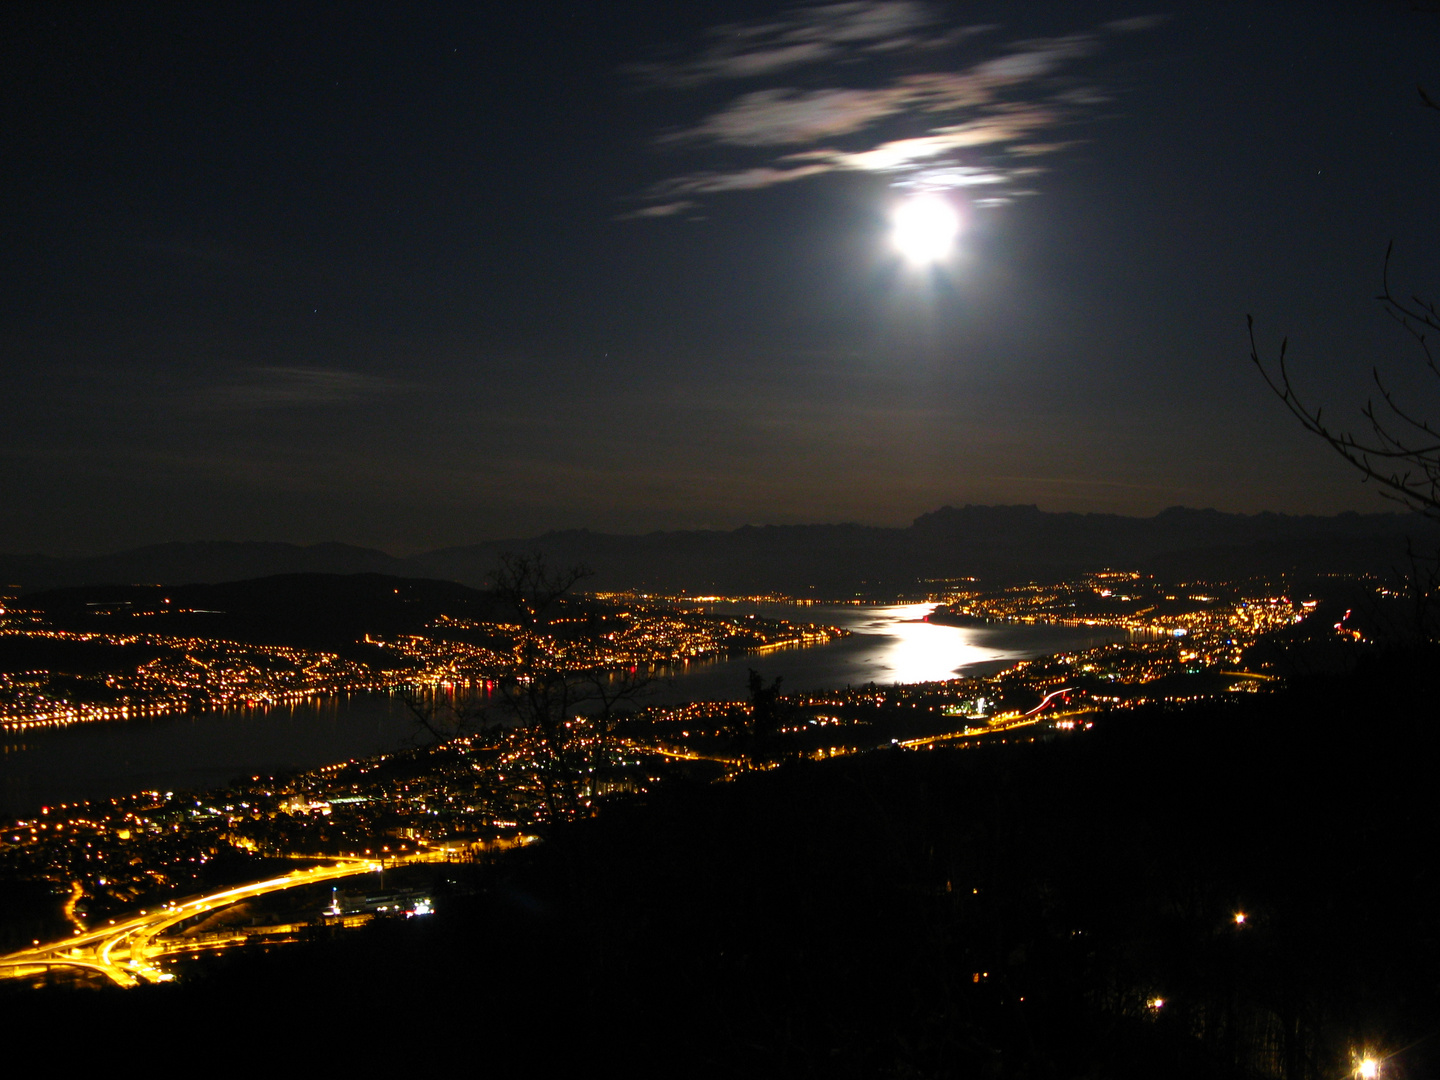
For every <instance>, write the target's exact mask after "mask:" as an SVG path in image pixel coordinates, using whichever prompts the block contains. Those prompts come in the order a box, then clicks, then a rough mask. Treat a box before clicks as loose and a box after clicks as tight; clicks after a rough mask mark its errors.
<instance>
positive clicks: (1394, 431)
mask: <svg viewBox="0 0 1440 1080" xmlns="http://www.w3.org/2000/svg"><path fill="white" fill-rule="evenodd" d="M1418 89H1419V92H1420V103H1421V105H1422V107H1424V108H1427V109H1431V110H1435V111H1437V112H1440V105H1437V104H1436V103H1435V102H1434V101H1433V100H1432V99H1431V98H1430V96H1429V95H1428V94H1427V93H1426V92H1425V89H1424V88H1423V87H1420V88H1418ZM1394 246H1395V245H1394V243H1393V242H1392V243H1391V245H1390V247H1388V248H1387V249H1386V251H1385V267H1384V271H1383V273H1382V274H1381V289H1380V295H1379V296H1378V297H1377V299H1378V300H1379V301H1380V304H1381V306H1382V307H1383V308H1384V310H1385V313H1386V314H1387V315H1388V316H1390V317H1391V318H1392V319H1394V320H1395V322H1396V323H1397V324H1398V325H1399V326H1400V328H1401V329H1402V330H1403V331H1404V332H1405V333H1406V334H1408V335H1409V336H1410V337H1411V338H1412V339H1414V341H1415V343H1416V345H1417V347H1418V350H1419V356H1420V359H1421V363H1422V364H1423V366H1424V368H1425V370H1426V371H1427V372H1428V374H1429V377H1431V378H1434V379H1435V380H1437V382H1440V366H1437V362H1436V356H1435V350H1434V347H1433V345H1432V343H1431V341H1430V340H1429V335H1431V334H1434V333H1440V307H1437V305H1436V302H1435V301H1433V300H1429V299H1426V298H1425V297H1423V296H1420V295H1419V294H1416V293H1408V292H1407V293H1398V292H1396V290H1395V288H1394V287H1393V286H1392V285H1391V282H1390V257H1391V254H1392V253H1393V251H1394ZM1246 323H1247V325H1248V328H1249V334H1250V360H1251V362H1253V363H1254V365H1255V367H1256V368H1257V369H1259V371H1260V374H1261V375H1262V376H1263V377H1264V379H1265V382H1266V384H1267V385H1268V386H1269V387H1270V389H1271V390H1273V391H1274V392H1275V395H1276V396H1277V397H1279V398H1280V400H1281V401H1282V402H1284V403H1285V407H1286V408H1287V409H1289V410H1290V413H1291V415H1293V416H1294V417H1295V418H1296V419H1297V420H1299V421H1300V424H1301V426H1303V427H1304V428H1305V430H1306V431H1308V432H1310V433H1311V434H1312V435H1318V436H1319V437H1320V438H1322V439H1324V440H1325V441H1326V442H1327V443H1329V444H1330V446H1331V448H1332V449H1333V450H1334V451H1335V452H1336V453H1338V454H1339V455H1340V456H1341V457H1343V458H1344V459H1345V460H1346V461H1348V462H1349V463H1350V464H1351V465H1353V466H1354V467H1355V468H1356V469H1358V470H1359V471H1360V473H1361V475H1362V476H1363V477H1364V478H1365V479H1366V480H1369V481H1374V482H1375V483H1376V484H1378V485H1379V487H1380V493H1381V494H1382V495H1384V496H1385V497H1386V498H1388V499H1392V500H1394V501H1395V502H1398V503H1401V504H1403V505H1405V506H1408V507H1409V508H1410V509H1412V510H1416V511H1418V512H1420V513H1422V514H1425V515H1426V516H1428V517H1431V518H1433V519H1435V520H1437V521H1440V421H1433V420H1430V419H1428V418H1426V417H1425V416H1424V415H1422V414H1421V413H1420V411H1419V410H1417V409H1416V408H1415V407H1414V406H1413V405H1412V404H1410V403H1409V402H1407V401H1402V400H1401V399H1400V398H1399V397H1397V395H1396V393H1395V392H1394V390H1393V389H1392V387H1391V384H1390V383H1389V382H1387V380H1386V378H1385V377H1384V376H1383V375H1382V374H1381V371H1380V368H1379V367H1378V366H1372V367H1371V369H1370V374H1371V378H1372V379H1373V380H1374V382H1375V391H1376V394H1377V395H1378V397H1376V396H1371V397H1370V398H1369V399H1368V400H1367V401H1366V402H1365V405H1364V407H1363V408H1362V409H1361V410H1360V413H1361V415H1362V416H1363V417H1364V419H1365V425H1364V427H1363V428H1362V434H1358V435H1357V434H1355V433H1354V432H1353V431H1351V430H1350V429H1349V428H1346V427H1337V426H1335V425H1334V424H1333V423H1332V422H1330V421H1328V420H1327V419H1326V418H1325V416H1324V410H1323V408H1322V407H1320V406H1311V405H1308V404H1306V403H1305V402H1304V401H1303V400H1302V399H1301V397H1300V393H1299V391H1298V390H1297V389H1296V387H1295V383H1294V381H1293V380H1292V379H1291V377H1290V370H1289V367H1288V366H1287V364H1286V349H1287V347H1288V345H1289V339H1288V338H1286V339H1284V340H1282V341H1281V342H1280V353H1279V356H1278V358H1277V359H1276V361H1275V362H1274V363H1273V364H1268V363H1267V362H1266V361H1264V360H1262V359H1261V358H1260V350H1259V348H1258V347H1257V346H1256V344H1255V320H1254V318H1253V316H1247V317H1246Z"/></svg>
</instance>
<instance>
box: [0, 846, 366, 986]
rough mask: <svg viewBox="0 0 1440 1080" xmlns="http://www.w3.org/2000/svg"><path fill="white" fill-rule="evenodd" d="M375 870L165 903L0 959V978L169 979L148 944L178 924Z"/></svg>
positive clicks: (349, 869)
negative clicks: (54, 974)
mask: <svg viewBox="0 0 1440 1080" xmlns="http://www.w3.org/2000/svg"><path fill="white" fill-rule="evenodd" d="M379 869H380V863H378V862H376V861H374V860H373V859H358V858H350V859H342V860H339V861H338V862H336V863H335V865H333V866H317V867H315V868H314V869H311V870H292V871H290V873H288V874H285V875H282V876H281V877H275V878H269V879H267V880H265V881H256V882H252V883H251V884H249V885H238V886H235V887H234V888H230V889H221V890H219V891H218V892H213V893H206V894H205V895H203V896H197V897H192V898H190V899H187V900H179V901H170V902H167V903H165V904H163V905H161V906H160V907H158V908H156V909H154V910H153V911H142V912H140V913H139V914H138V915H136V916H133V917H131V918H129V919H126V920H125V921H124V922H118V923H111V924H110V925H108V926H105V927H102V928H100V929H98V930H91V931H88V932H85V933H76V934H75V935H74V936H72V937H69V938H64V939H62V940H60V941H52V942H49V943H48V944H39V945H35V946H33V947H32V948H29V949H21V950H20V951H19V952H13V953H10V954H8V955H6V956H0V977H6V976H11V977H18V976H22V975H28V974H34V973H35V972H36V971H38V970H44V969H47V968H53V967H73V968H82V969H85V970H90V971H98V972H100V973H101V974H103V975H105V976H106V977H107V978H109V979H110V980H111V981H112V982H114V983H115V984H116V985H118V986H126V987H129V986H138V985H139V984H140V983H142V982H161V981H164V980H165V979H167V978H169V976H168V975H166V974H165V973H164V972H161V971H160V969H159V968H157V967H156V966H155V965H154V964H153V963H152V961H151V957H152V954H153V953H154V952H156V951H159V950H157V949H156V948H155V947H154V945H153V944H152V943H153V941H154V939H155V937H156V936H157V935H159V934H162V933H164V932H165V931H166V930H168V929H170V928H171V927H172V926H174V925H176V924H177V923H180V922H183V921H184V920H186V919H189V918H191V917H193V916H195V915H198V914H200V913H202V912H206V911H213V910H215V909H216V908H221V907H228V906H229V905H231V904H236V903H239V902H240V901H242V900H250V899H252V898H254V897H257V896H264V895H265V894H266V893H272V892H279V891H280V890H282V889H293V888H295V887H297V886H300V885H314V884H316V883H317V882H322V881H336V880H338V879H340V878H347V877H354V876H356V875H357V874H364V873H369V872H371V871H375V870H379Z"/></svg>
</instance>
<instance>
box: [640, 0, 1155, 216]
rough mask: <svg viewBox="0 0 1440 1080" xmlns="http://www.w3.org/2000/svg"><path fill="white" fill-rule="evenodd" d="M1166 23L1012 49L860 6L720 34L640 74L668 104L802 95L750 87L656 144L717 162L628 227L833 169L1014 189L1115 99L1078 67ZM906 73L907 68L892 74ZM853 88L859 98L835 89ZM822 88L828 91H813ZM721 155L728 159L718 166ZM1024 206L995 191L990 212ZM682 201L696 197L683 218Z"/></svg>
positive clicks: (899, 1) (894, 9)
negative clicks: (723, 88)
mask: <svg viewBox="0 0 1440 1080" xmlns="http://www.w3.org/2000/svg"><path fill="white" fill-rule="evenodd" d="M1161 21H1162V20H1161V19H1160V18H1159V17H1150V16H1146V17H1143V18H1133V19H1123V20H1120V21H1118V22H1113V23H1108V24H1106V25H1104V26H1102V27H1100V28H1098V29H1095V30H1088V31H1084V32H1078V33H1073V34H1067V35H1063V36H1059V37H1050V38H1030V39H1019V40H1014V41H1009V42H1005V41H1003V40H1001V39H1000V38H999V37H998V34H997V31H998V30H999V29H1000V28H998V27H994V26H947V25H946V24H945V19H944V13H943V11H942V9H940V8H938V7H936V6H933V5H929V4H922V3H914V2H909V0H875V2H871V0H853V2H846V3H838V4H822V5H819V6H815V7H802V8H797V9H792V10H790V11H788V12H785V13H783V14H782V15H780V16H779V17H777V18H774V19H770V20H764V21H760V22H756V23H750V24H729V25H725V26H720V27H716V28H715V29H713V30H712V31H710V33H709V34H708V35H707V42H706V44H705V46H704V47H703V48H702V49H701V51H700V53H699V55H698V56H695V57H693V58H691V59H688V60H681V61H676V62H671V63H665V64H651V65H645V66H643V67H635V68H631V69H630V70H631V72H632V74H637V75H639V76H640V77H641V78H642V79H643V80H644V81H645V82H646V83H648V84H649V85H651V86H652V87H661V88H665V89H668V90H672V91H674V90H692V89H694V88H697V87H703V86H717V85H723V84H725V83H733V82H750V83H754V82H756V81H761V80H763V79H771V80H773V79H775V78H777V77H779V76H781V75H782V74H783V75H784V77H785V78H786V79H787V80H788V79H793V80H795V81H796V82H803V83H804V85H772V86H767V87H760V88H754V87H750V88H746V89H744V90H743V92H740V93H737V94H735V95H734V96H733V97H731V98H730V99H729V100H728V101H727V102H725V103H724V104H723V105H721V106H720V107H719V108H718V109H716V108H712V109H711V110H710V111H709V112H708V114H706V115H704V116H703V118H701V119H700V120H698V121H697V122H695V123H694V124H691V125H689V126H686V127H680V128H678V129H676V130H672V131H670V132H666V133H664V134H662V135H660V136H659V137H658V138H657V140H656V144H657V146H658V147H660V148H661V149H663V150H667V151H670V152H680V153H684V152H687V151H689V152H694V151H697V150H699V151H704V152H706V154H707V157H708V158H709V159H710V160H709V162H708V163H707V166H706V167H705V168H703V169H697V170H693V171H688V172H683V173H681V174H680V175H677V176H672V177H670V178H669V179H666V180H661V181H658V182H657V183H655V184H653V185H652V186H651V187H650V188H649V189H647V190H646V191H645V192H644V193H643V194H642V195H641V199H642V201H646V202H649V203H651V204H652V205H651V206H650V207H647V208H645V209H642V210H639V211H634V212H632V213H629V214H625V215H622V217H624V218H631V219H633V218H643V217H649V218H658V217H669V216H673V215H674V214H676V213H678V212H679V210H681V209H685V210H689V209H692V208H693V207H694V206H695V202H694V198H693V197H696V196H703V195H713V194H718V193H722V192H732V191H748V190H756V189H759V188H766V187H773V186H776V185H779V184H788V183H793V182H794V181H796V180H802V179H806V178H808V177H812V176H818V175H822V174H825V173H834V172H866V173H877V174H884V175H886V176H888V177H889V178H890V180H891V182H892V183H894V184H896V185H897V186H905V187H914V186H930V187H969V186H973V185H976V184H988V185H1002V186H1003V185H1005V184H1007V183H1009V182H1010V181H1012V180H1014V179H1017V178H1019V177H1020V176H1022V175H1025V172H1027V171H1028V172H1030V173H1033V172H1034V170H1033V169H1030V170H1020V169H1017V168H1015V167H1014V165H1013V162H1014V161H1015V160H1016V159H1019V158H1035V157H1039V156H1043V155H1047V154H1053V153H1057V152H1059V151H1062V150H1064V149H1065V148H1067V147H1069V146H1073V145H1075V144H1076V142H1077V141H1080V140H1076V139H1071V138H1060V137H1057V132H1058V131H1059V130H1060V129H1061V128H1063V127H1065V126H1067V125H1069V124H1072V123H1074V122H1075V121H1077V120H1078V119H1081V118H1082V117H1083V116H1084V115H1085V114H1086V113H1087V111H1088V110H1091V109H1093V108H1094V107H1095V106H1096V105H1099V104H1101V103H1103V102H1105V101H1108V100H1109V99H1108V97H1107V96H1106V95H1105V94H1104V93H1103V92H1102V91H1101V90H1100V89H1099V88H1097V87H1095V86H1093V85H1091V84H1089V83H1088V82H1087V81H1086V80H1085V79H1084V78H1083V77H1082V76H1081V75H1080V74H1077V73H1076V72H1074V71H1073V70H1071V69H1072V68H1073V66H1074V65H1075V64H1077V63H1078V62H1080V61H1082V60H1084V59H1085V58H1087V57H1091V56H1093V55H1095V54H1097V53H1099V52H1100V51H1101V50H1102V49H1103V48H1104V47H1105V43H1106V41H1107V39H1108V38H1109V37H1111V36H1113V35H1116V34H1122V33H1135V32H1139V31H1143V30H1148V29H1151V28H1153V27H1154V26H1156V25H1158V24H1159V23H1160V22H1161ZM901 60H903V62H904V66H905V69H906V70H904V71H903V72H896V71H893V70H891V68H892V66H894V65H895V64H896V63H897V62H898V61H901ZM917 68H921V69H928V70H917ZM842 77H843V81H844V82H846V83H849V84H850V85H838V84H839V83H840V82H841V81H842ZM822 81H823V82H824V83H826V84H828V85H819V86H817V85H816V84H817V83H819V82H822ZM717 158H719V159H721V160H722V161H723V160H724V159H726V158H729V159H730V160H729V161H728V162H725V163H724V164H721V165H719V166H717V165H716V163H715V161H716V159H717ZM747 158H748V160H747ZM757 158H758V160H757ZM1012 194H1017V193H1016V192H1010V193H997V194H993V195H991V196H989V197H988V198H987V203H988V204H989V205H999V204H1000V203H1001V202H1003V201H1007V200H1008V197H1009V195H1012ZM680 196H687V197H691V198H687V199H686V200H685V201H684V203H683V205H682V204H681V203H680V202H679V201H677V199H678V197H680Z"/></svg>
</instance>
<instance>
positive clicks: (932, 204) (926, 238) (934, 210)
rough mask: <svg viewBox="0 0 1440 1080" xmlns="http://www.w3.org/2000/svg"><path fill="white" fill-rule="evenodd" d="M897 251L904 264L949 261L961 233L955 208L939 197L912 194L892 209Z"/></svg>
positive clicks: (893, 237)
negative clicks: (957, 235) (904, 260)
mask: <svg viewBox="0 0 1440 1080" xmlns="http://www.w3.org/2000/svg"><path fill="white" fill-rule="evenodd" d="M894 223H895V231H894V233H892V234H891V239H892V240H893V242H894V244H895V247H896V250H898V251H899V252H900V254H901V255H903V256H904V257H905V259H906V261H907V262H910V263H911V264H913V265H915V266H925V265H928V264H930V263H936V262H940V261H941V260H943V259H945V258H948V257H949V255H950V249H951V247H952V246H953V245H954V243H955V235H956V234H957V233H958V232H959V231H960V217H959V215H958V214H956V213H955V208H954V207H953V206H951V205H950V203H949V202H948V201H947V200H945V199H943V198H941V197H940V196H939V195H913V196H911V197H910V198H909V199H906V200H905V201H904V202H903V203H901V204H900V205H899V206H898V207H896V209H895V216H894Z"/></svg>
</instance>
